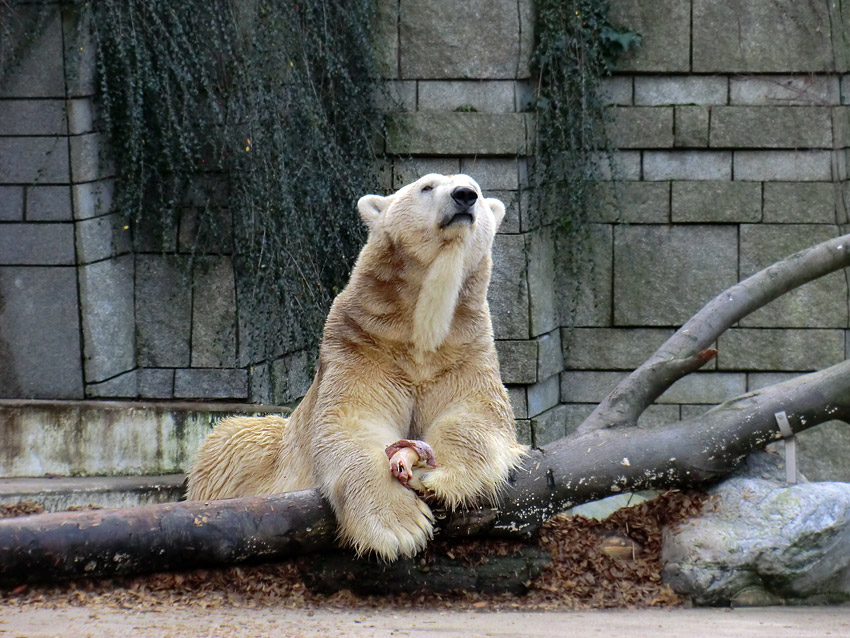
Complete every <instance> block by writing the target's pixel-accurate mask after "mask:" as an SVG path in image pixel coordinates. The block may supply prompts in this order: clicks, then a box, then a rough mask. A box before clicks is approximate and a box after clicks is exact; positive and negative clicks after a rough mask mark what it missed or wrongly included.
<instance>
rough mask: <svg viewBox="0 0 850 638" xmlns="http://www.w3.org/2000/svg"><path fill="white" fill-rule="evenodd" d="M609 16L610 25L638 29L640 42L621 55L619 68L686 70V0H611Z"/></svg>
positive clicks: (688, 21)
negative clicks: (637, 0)
mask: <svg viewBox="0 0 850 638" xmlns="http://www.w3.org/2000/svg"><path fill="white" fill-rule="evenodd" d="M609 19H610V20H611V23H612V24H614V26H618V27H622V28H625V29H629V30H631V31H635V32H637V33H640V34H641V35H642V36H643V42H642V43H641V46H640V47H638V48H637V49H635V50H632V51H629V52H628V53H626V54H625V55H623V56H622V57H621V58H620V59H619V60H618V62H617V69H618V70H619V71H641V72H644V73H646V72H652V71H688V70H689V68H690V32H691V7H690V2H687V1H686V0H658V1H656V2H632V1H630V0H615V1H614V2H612V3H611V10H610V12H609Z"/></svg>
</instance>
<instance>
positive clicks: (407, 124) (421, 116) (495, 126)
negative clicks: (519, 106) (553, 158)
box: [387, 112, 530, 156]
mask: <svg viewBox="0 0 850 638" xmlns="http://www.w3.org/2000/svg"><path fill="white" fill-rule="evenodd" d="M529 117H530V116H529V115H527V114H524V113H423V112H418V113H395V114H391V117H390V118H389V122H388V129H389V133H388V135H387V152H388V153H392V154H397V155H513V156H516V155H522V154H524V153H526V152H528V139H527V135H526V132H527V129H528V126H529V123H528V121H527V120H529Z"/></svg>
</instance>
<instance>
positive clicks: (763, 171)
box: [734, 151, 832, 182]
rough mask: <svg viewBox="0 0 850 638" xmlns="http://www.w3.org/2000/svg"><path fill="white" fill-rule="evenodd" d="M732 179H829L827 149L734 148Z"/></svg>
mask: <svg viewBox="0 0 850 638" xmlns="http://www.w3.org/2000/svg"><path fill="white" fill-rule="evenodd" d="M734 168H735V179H736V180H745V181H757V182H758V181H782V182H794V181H801V182H810V181H814V182H828V181H830V180H831V179H832V153H830V152H829V151H735V159H734Z"/></svg>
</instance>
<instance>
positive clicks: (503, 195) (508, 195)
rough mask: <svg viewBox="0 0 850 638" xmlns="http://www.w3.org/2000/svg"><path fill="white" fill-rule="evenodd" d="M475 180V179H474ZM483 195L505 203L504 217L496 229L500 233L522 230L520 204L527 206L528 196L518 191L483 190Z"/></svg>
mask: <svg viewBox="0 0 850 638" xmlns="http://www.w3.org/2000/svg"><path fill="white" fill-rule="evenodd" d="M476 181H477V180H476ZM484 196H485V197H495V198H496V199H498V200H499V201H500V202H502V203H503V204H504V205H505V218H504V219H503V220H502V223H501V225H500V226H499V229H498V231H496V232H499V233H502V234H505V233H507V234H515V233H519V232H520V231H522V223H523V220H522V212H523V211H522V206H523V204H525V206H526V207H527V206H528V196H527V195H523V194H522V193H520V192H518V191H508V190H485V191H484Z"/></svg>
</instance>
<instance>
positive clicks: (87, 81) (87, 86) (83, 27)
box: [62, 11, 98, 97]
mask: <svg viewBox="0 0 850 638" xmlns="http://www.w3.org/2000/svg"><path fill="white" fill-rule="evenodd" d="M91 16H92V13H91V12H88V11H76V12H72V11H66V12H65V14H64V15H63V18H64V19H63V23H62V30H63V35H62V41H63V44H64V47H65V86H66V91H67V93H68V97H83V96H85V97H88V96H92V95H94V94H95V93H96V92H97V90H98V85H97V78H96V68H97V59H96V57H97V56H96V52H97V43H96V42H95V39H94V31H95V29H94V25H92V23H91V20H92V18H91Z"/></svg>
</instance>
